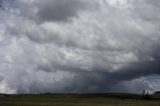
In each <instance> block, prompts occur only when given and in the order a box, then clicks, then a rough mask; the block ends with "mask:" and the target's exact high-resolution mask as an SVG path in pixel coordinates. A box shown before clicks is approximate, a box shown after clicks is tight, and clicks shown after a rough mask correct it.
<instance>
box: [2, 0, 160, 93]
mask: <svg viewBox="0 0 160 106" xmlns="http://www.w3.org/2000/svg"><path fill="white" fill-rule="evenodd" d="M6 3H8V4H9V5H5V8H7V10H5V11H2V12H1V11H0V20H1V21H0V47H1V50H0V57H1V60H0V91H1V92H2V93H44V92H140V91H141V90H143V89H148V90H155V88H154V87H153V86H155V84H156V83H155V82H154V81H152V80H150V79H149V77H150V76H154V75H157V76H159V74H160V71H159V70H160V66H159V64H160V43H159V40H160V31H159V29H160V25H159V22H160V16H159V14H158V11H160V7H159V3H160V2H159V1H158V0H152V1H151V0H140V1H138V0H92V1H90V0H45V1H44V0H15V1H12V3H11V2H10V1H9V0H8V1H7V2H6ZM70 20H71V21H70ZM157 79H158V77H157ZM157 88H160V86H156V89H157Z"/></svg>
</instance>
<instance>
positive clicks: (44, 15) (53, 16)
mask: <svg viewBox="0 0 160 106" xmlns="http://www.w3.org/2000/svg"><path fill="white" fill-rule="evenodd" d="M84 5H85V4H84V3H83V2H82V0H46V1H43V2H42V3H41V4H39V11H38V14H37V15H38V17H39V18H40V20H42V21H53V22H55V21H67V20H68V19H70V18H71V17H75V16H76V15H77V11H78V10H79V9H84V8H85V7H84Z"/></svg>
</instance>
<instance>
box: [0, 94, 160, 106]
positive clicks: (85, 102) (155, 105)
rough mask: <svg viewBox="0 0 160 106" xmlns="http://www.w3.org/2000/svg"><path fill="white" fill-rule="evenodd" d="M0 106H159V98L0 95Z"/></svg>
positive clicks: (88, 95) (112, 95) (117, 95)
mask: <svg viewBox="0 0 160 106" xmlns="http://www.w3.org/2000/svg"><path fill="white" fill-rule="evenodd" d="M0 106H160V96H156V95H154V96H152V97H151V99H146V100H145V99H144V97H142V96H141V95H136V94H37V95H29V94H28V95H27V94H26V95H3V94H1V95H0Z"/></svg>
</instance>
